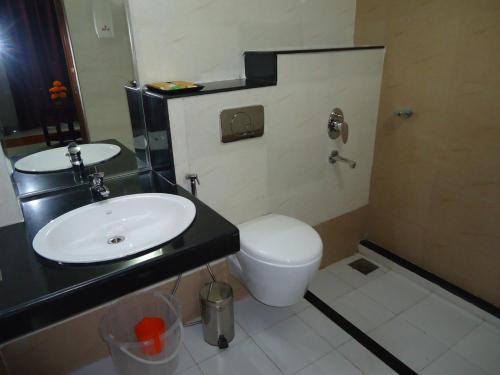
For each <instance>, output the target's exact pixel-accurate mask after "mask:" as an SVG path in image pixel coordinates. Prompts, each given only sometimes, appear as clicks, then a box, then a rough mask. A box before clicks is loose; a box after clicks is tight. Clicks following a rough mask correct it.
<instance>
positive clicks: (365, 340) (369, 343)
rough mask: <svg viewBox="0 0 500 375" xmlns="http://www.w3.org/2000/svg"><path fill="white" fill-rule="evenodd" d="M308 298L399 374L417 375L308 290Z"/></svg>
mask: <svg viewBox="0 0 500 375" xmlns="http://www.w3.org/2000/svg"><path fill="white" fill-rule="evenodd" d="M305 298H306V300H308V301H309V302H310V303H311V304H312V305H314V307H316V308H317V309H318V310H319V311H321V312H322V313H323V314H324V315H325V316H326V317H328V318H329V319H330V320H332V321H333V322H334V323H335V324H337V325H338V326H339V327H340V328H342V329H343V330H344V331H345V332H346V333H347V334H349V335H350V336H351V337H352V338H353V339H355V340H356V341H357V342H359V343H360V344H361V345H363V346H364V347H365V348H366V349H368V350H369V351H370V352H371V353H372V354H374V355H375V356H376V357H378V358H379V359H380V360H381V361H382V362H384V363H385V364H386V365H388V366H389V367H390V368H392V369H393V370H394V371H396V372H397V373H398V374H404V375H417V373H416V372H415V371H413V370H412V369H411V368H409V367H408V366H407V365H406V364H404V363H403V362H402V361H401V360H400V359H399V358H397V357H396V356H394V355H393V354H392V353H391V352H389V351H388V350H387V349H385V348H384V347H383V346H381V345H380V344H379V343H377V342H376V341H375V340H373V339H372V338H371V337H370V336H368V335H367V334H366V333H364V332H363V331H361V330H360V329H359V328H358V327H356V326H355V325H354V324H352V323H351V322H349V321H348V320H347V319H346V318H344V317H343V316H342V315H340V314H339V313H338V312H336V311H335V310H334V309H332V308H331V307H330V306H328V305H327V304H326V303H325V302H323V301H322V300H321V299H319V298H318V297H317V296H315V295H314V294H313V293H311V292H310V291H307V292H306V295H305Z"/></svg>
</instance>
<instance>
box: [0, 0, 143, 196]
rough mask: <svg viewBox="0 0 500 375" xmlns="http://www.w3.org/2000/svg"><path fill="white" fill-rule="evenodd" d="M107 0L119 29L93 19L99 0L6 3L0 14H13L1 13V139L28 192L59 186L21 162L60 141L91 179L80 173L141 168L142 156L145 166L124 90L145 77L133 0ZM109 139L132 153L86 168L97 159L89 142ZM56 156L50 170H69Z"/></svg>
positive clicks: (15, 173)
mask: <svg viewBox="0 0 500 375" xmlns="http://www.w3.org/2000/svg"><path fill="white" fill-rule="evenodd" d="M106 4H107V5H106V6H107V8H109V9H107V11H109V12H108V13H109V14H110V16H111V17H112V19H113V30H112V32H111V33H109V35H106V36H103V35H98V34H97V33H96V31H95V30H94V28H92V27H89V24H91V23H92V19H93V18H95V16H96V15H95V14H94V13H95V12H96V11H99V10H98V9H97V10H96V9H94V8H93V7H92V1H91V0H83V1H81V0H54V1H42V2H33V1H30V0H4V1H2V2H1V3H0V14H2V15H3V16H5V17H2V18H1V19H0V46H1V48H0V91H1V92H2V95H1V97H0V141H1V145H2V146H3V151H4V154H5V156H6V157H7V158H9V159H10V164H12V166H13V168H12V169H13V180H14V184H15V185H17V192H18V194H19V195H21V196H22V195H24V194H27V193H29V194H31V193H35V192H36V189H43V190H45V189H47V188H50V187H51V186H50V183H49V182H48V179H49V176H47V175H45V176H35V175H33V173H39V171H38V170H28V171H26V170H21V169H18V168H17V167H14V164H15V163H16V162H18V161H19V160H20V159H23V158H25V157H27V156H30V155H34V154H36V153H38V152H40V151H45V150H54V152H55V150H56V149H57V148H60V149H61V153H62V157H63V158H65V159H66V160H65V161H62V162H64V163H67V162H68V158H69V161H70V162H71V165H69V168H70V169H71V166H72V172H73V173H75V177H74V178H71V180H72V181H77V182H78V183H85V181H87V179H86V178H85V176H83V177H84V178H83V179H79V178H77V177H78V175H79V174H82V175H86V174H88V173H90V172H92V171H94V172H96V171H100V169H103V171H105V172H106V173H107V174H109V175H113V174H121V173H128V172H130V171H131V170H137V169H138V164H140V165H139V169H140V168H141V167H144V163H142V162H140V161H138V160H136V159H135V158H134V157H133V154H132V153H133V152H134V149H135V147H134V141H133V131H132V124H131V118H130V117H131V114H130V112H129V105H128V103H127V96H126V94H125V90H124V86H125V85H126V84H127V83H128V82H130V81H135V80H136V79H137V77H136V76H135V73H134V67H133V60H134V59H133V48H132V44H131V41H130V33H129V28H128V19H127V11H126V3H125V0H116V1H112V2H107V3H106ZM6 20H9V22H6ZM111 71H112V72H113V74H110V72H111ZM103 141H106V143H108V144H112V145H114V146H117V147H118V148H119V149H121V150H122V152H121V153H120V155H119V156H118V159H124V158H126V160H125V161H124V160H122V162H121V163H120V164H121V165H120V166H119V167H117V164H119V163H118V162H117V161H116V160H114V161H113V162H112V163H114V164H115V167H112V168H111V167H110V168H107V167H105V166H104V165H106V164H109V163H111V161H107V159H106V161H104V162H102V168H101V167H94V168H93V169H92V170H90V171H87V172H85V169H86V167H88V166H89V163H88V162H87V161H86V160H85V159H86V157H85V152H87V153H88V152H89V151H83V149H81V145H82V144H86V143H90V144H94V143H96V142H97V143H102V142H103ZM82 152H83V157H82ZM64 155H67V156H64ZM37 157H38V154H37V156H34V158H37ZM62 162H61V163H62ZM49 164H50V162H48V161H45V166H44V167H45V168H44V169H45V170H44V171H43V173H45V174H48V173H51V174H55V173H58V174H60V173H61V171H60V170H59V171H57V172H54V169H56V168H55V166H54V168H52V169H51V168H50V165H49ZM106 168H107V169H106ZM98 169H99V170H98ZM27 173H31V174H30V175H27ZM65 173H71V170H70V171H67V172H65ZM53 177H55V176H53ZM59 177H60V176H59ZM59 177H58V178H53V179H52V183H53V184H54V186H52V187H53V188H59V187H61V185H60V184H61V182H60V178H59ZM28 179H31V180H35V183H33V181H31V180H30V183H29V184H28V183H27V182H26V181H27V180H28ZM69 179H70V178H69V177H68V178H63V180H65V181H66V180H69ZM40 180H45V182H44V183H40V182H39V181H40ZM27 185H30V188H27ZM63 185H65V186H66V185H68V183H67V182H65V183H63Z"/></svg>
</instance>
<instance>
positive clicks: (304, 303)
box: [290, 298, 312, 314]
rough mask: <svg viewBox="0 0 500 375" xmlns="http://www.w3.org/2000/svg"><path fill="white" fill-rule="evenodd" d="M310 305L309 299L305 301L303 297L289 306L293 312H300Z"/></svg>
mask: <svg viewBox="0 0 500 375" xmlns="http://www.w3.org/2000/svg"><path fill="white" fill-rule="evenodd" d="M310 307H312V305H311V303H310V302H309V301H306V300H305V299H304V298H303V299H302V301H300V302H299V303H296V304H295V305H292V306H290V308H291V309H292V311H293V312H294V313H295V314H298V313H301V312H302V311H304V310H307V309H308V308H310Z"/></svg>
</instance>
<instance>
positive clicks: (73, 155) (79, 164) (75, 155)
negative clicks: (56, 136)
mask: <svg viewBox="0 0 500 375" xmlns="http://www.w3.org/2000/svg"><path fill="white" fill-rule="evenodd" d="M66 156H68V157H69V161H70V162H71V165H72V166H73V167H75V168H77V169H80V170H83V168H84V165H83V159H82V153H81V149H80V146H79V145H78V143H76V142H71V143H70V144H69V145H68V153H67V154H66Z"/></svg>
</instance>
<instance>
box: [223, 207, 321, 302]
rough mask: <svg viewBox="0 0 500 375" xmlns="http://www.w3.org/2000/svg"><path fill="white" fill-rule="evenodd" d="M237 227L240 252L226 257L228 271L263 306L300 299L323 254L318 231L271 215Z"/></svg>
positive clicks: (300, 222) (298, 300) (297, 221)
mask: <svg viewBox="0 0 500 375" xmlns="http://www.w3.org/2000/svg"><path fill="white" fill-rule="evenodd" d="M238 228H239V230H240V251H239V252H238V253H236V254H234V255H231V256H230V257H229V270H230V272H231V273H232V274H233V275H234V276H235V277H237V278H238V279H239V280H240V281H241V282H242V283H243V284H244V285H245V286H246V287H247V289H248V290H249V292H250V293H252V295H253V296H254V297H255V298H256V299H257V300H259V301H261V302H263V303H265V304H266V305H270V306H279V307H282V306H290V305H293V304H295V303H297V302H300V300H301V299H302V297H303V296H304V293H305V292H306V290H307V286H308V284H309V282H310V281H311V280H312V278H313V277H314V275H315V273H316V271H317V270H318V268H319V265H320V262H321V257H322V255H323V243H322V242H321V238H320V237H319V235H318V233H317V232H316V231H315V230H314V229H313V228H312V227H310V226H309V225H307V224H305V223H303V222H302V221H300V220H297V219H294V218H291V217H288V216H283V215H275V214H270V215H265V216H261V217H258V218H256V219H254V220H250V221H247V222H245V223H243V224H240V225H239V226H238Z"/></svg>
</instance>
